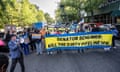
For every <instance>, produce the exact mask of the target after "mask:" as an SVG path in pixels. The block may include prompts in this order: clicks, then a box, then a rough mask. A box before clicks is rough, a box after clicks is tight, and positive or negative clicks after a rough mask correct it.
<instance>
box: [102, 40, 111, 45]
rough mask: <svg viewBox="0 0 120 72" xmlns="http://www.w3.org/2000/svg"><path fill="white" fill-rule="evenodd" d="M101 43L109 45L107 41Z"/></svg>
mask: <svg viewBox="0 0 120 72" xmlns="http://www.w3.org/2000/svg"><path fill="white" fill-rule="evenodd" d="M101 44H102V45H109V42H106V41H102V42H101Z"/></svg>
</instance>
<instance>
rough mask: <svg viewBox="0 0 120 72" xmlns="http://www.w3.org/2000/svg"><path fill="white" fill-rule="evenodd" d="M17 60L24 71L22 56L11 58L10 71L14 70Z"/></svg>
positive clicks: (22, 71)
mask: <svg viewBox="0 0 120 72" xmlns="http://www.w3.org/2000/svg"><path fill="white" fill-rule="evenodd" d="M17 62H19V63H20V66H21V72H25V66H24V60H23V57H20V58H15V59H12V64H11V68H10V72H14V70H15V67H16V64H17Z"/></svg>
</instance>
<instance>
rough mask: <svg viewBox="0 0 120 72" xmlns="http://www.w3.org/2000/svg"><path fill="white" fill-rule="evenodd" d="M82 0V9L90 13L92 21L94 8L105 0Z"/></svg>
mask: <svg viewBox="0 0 120 72" xmlns="http://www.w3.org/2000/svg"><path fill="white" fill-rule="evenodd" d="M83 1H84V2H83V3H84V10H85V11H86V12H90V13H91V22H93V21H94V18H93V16H94V10H96V9H98V8H99V6H100V4H102V3H103V2H105V1H106V0H83Z"/></svg>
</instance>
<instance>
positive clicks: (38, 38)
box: [34, 30, 42, 55]
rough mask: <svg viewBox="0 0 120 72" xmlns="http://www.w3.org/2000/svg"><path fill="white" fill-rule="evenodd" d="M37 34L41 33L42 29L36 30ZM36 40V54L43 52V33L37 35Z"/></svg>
mask: <svg viewBox="0 0 120 72" xmlns="http://www.w3.org/2000/svg"><path fill="white" fill-rule="evenodd" d="M35 34H38V35H40V31H39V30H35ZM34 40H35V45H36V52H37V53H36V54H37V55H40V54H42V48H41V42H42V39H41V35H40V36H39V37H37V38H36V39H34Z"/></svg>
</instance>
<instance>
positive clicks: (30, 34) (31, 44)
mask: <svg viewBox="0 0 120 72" xmlns="http://www.w3.org/2000/svg"><path fill="white" fill-rule="evenodd" d="M32 34H33V32H30V33H29V35H28V36H29V40H30V43H29V45H30V47H31V51H32V52H33V51H34V50H35V49H36V47H35V40H34V39H32Z"/></svg>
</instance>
